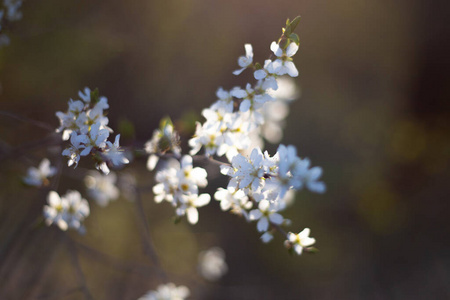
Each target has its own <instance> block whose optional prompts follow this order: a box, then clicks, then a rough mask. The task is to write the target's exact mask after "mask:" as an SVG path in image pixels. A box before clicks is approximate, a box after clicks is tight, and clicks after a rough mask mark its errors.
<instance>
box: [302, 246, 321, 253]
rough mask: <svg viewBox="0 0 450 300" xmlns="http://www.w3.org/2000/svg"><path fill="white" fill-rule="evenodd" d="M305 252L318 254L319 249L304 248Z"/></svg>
mask: <svg viewBox="0 0 450 300" xmlns="http://www.w3.org/2000/svg"><path fill="white" fill-rule="evenodd" d="M305 250H306V252H308V253H317V252H319V249H317V248H315V247H309V248H305Z"/></svg>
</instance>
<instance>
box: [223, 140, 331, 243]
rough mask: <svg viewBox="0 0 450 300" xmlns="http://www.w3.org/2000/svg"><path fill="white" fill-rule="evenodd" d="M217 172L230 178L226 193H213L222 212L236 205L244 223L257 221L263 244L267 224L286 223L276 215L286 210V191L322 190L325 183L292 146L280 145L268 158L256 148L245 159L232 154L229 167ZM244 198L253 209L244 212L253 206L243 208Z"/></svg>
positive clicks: (320, 172)
mask: <svg viewBox="0 0 450 300" xmlns="http://www.w3.org/2000/svg"><path fill="white" fill-rule="evenodd" d="M221 172H222V173H223V174H225V175H228V176H230V177H231V179H230V181H229V183H228V189H227V190H226V192H225V190H223V189H221V190H219V191H218V192H216V195H215V197H216V200H219V201H221V202H222V201H225V204H221V207H222V209H223V208H224V207H225V208H226V207H231V205H234V206H235V207H236V206H238V207H239V208H240V210H241V211H244V212H242V214H243V215H245V216H247V219H248V220H250V221H256V220H257V221H258V223H257V229H258V231H259V232H263V233H265V234H264V235H263V236H262V237H261V238H262V240H263V241H264V242H268V241H270V240H271V236H270V235H269V234H266V233H267V231H268V230H269V229H270V227H271V226H270V225H272V226H278V225H282V224H283V223H285V221H286V220H285V219H284V218H283V217H282V216H281V215H280V214H279V212H280V211H282V210H284V209H285V208H286V204H287V200H285V199H289V197H286V194H287V192H288V191H289V190H292V189H294V190H300V189H302V188H303V187H306V188H308V189H309V190H310V191H312V192H317V193H322V192H324V191H325V184H324V183H323V182H321V181H319V178H320V176H321V174H322V169H321V168H320V167H313V168H310V162H309V160H308V159H300V158H299V157H298V156H297V151H296V149H295V147H294V146H287V147H286V146H284V145H280V146H279V147H278V150H277V153H276V154H275V155H274V156H272V157H271V156H270V155H269V154H268V152H267V151H266V152H265V153H264V154H263V153H262V152H261V150H260V149H259V148H254V149H253V150H252V152H251V154H250V156H249V157H245V156H243V155H241V154H238V155H236V156H235V157H234V158H233V159H232V161H231V166H221ZM244 197H248V198H249V199H251V201H252V202H250V203H254V204H255V205H257V208H255V209H252V210H250V211H248V210H249V209H250V208H252V207H253V205H248V206H247V207H243V206H242V205H241V203H242V199H245V198H244ZM244 203H245V202H244ZM247 203H248V202H247ZM244 209H245V210H246V211H248V212H246V211H245V210H244Z"/></svg>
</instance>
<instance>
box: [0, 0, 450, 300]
mask: <svg viewBox="0 0 450 300" xmlns="http://www.w3.org/2000/svg"><path fill="white" fill-rule="evenodd" d="M22 11H23V19H22V20H20V21H18V22H15V23H14V24H12V25H13V26H12V27H11V28H10V31H9V36H10V38H11V44H10V45H9V46H7V47H4V48H2V49H0V83H1V90H0V110H1V111H8V112H11V113H14V114H16V115H20V116H24V117H27V118H30V119H33V120H37V121H41V122H45V123H48V124H49V125H50V126H52V127H55V128H56V127H57V126H58V120H57V118H56V117H55V111H57V110H62V111H65V110H66V108H67V101H68V100H69V99H70V98H75V97H77V92H78V90H80V89H82V88H83V87H85V86H89V87H91V88H96V87H98V88H99V90H100V94H101V95H104V96H106V97H107V98H108V100H109V103H110V109H109V114H108V117H109V119H110V124H111V127H112V128H114V129H115V131H116V132H118V133H121V134H122V144H123V145H125V146H126V145H132V144H134V145H142V144H143V143H144V142H145V141H146V140H148V139H150V138H151V135H152V132H153V130H154V129H155V128H156V127H157V126H158V123H159V120H160V119H161V118H162V117H163V116H165V115H170V116H171V118H172V119H173V120H174V121H176V120H177V123H176V124H177V125H176V126H178V129H181V131H182V134H183V135H184V138H185V139H186V138H188V137H189V135H190V134H192V127H190V126H189V124H192V122H193V120H195V119H199V120H200V119H201V117H200V112H201V110H202V109H203V108H205V107H207V106H209V105H210V104H211V103H212V102H213V101H215V99H216V98H215V91H216V90H217V88H218V87H219V86H222V87H224V88H225V89H230V88H232V87H233V86H235V85H241V86H243V85H244V84H245V83H246V82H247V80H251V74H250V73H244V75H242V76H239V77H236V76H233V75H232V74H231V72H232V71H233V70H235V69H236V68H237V64H236V59H237V57H238V56H239V55H242V54H243V53H244V49H243V44H244V43H251V44H252V45H253V48H254V52H255V59H256V60H257V61H263V60H264V59H265V58H266V57H268V56H269V55H270V49H269V45H270V43H271V42H272V41H273V40H276V39H277V38H278V37H279V35H280V33H281V27H282V26H283V25H284V22H285V20H286V18H288V17H289V18H294V17H295V16H296V15H301V16H302V19H301V22H300V25H299V27H298V28H297V30H296V32H297V33H298V35H299V36H300V50H299V52H298V53H297V55H296V57H295V63H296V65H297V68H298V69H299V72H300V75H299V77H298V78H296V83H297V84H298V85H299V87H300V88H301V91H302V93H301V97H300V99H298V100H296V101H295V102H294V103H293V104H292V106H291V111H290V115H289V117H288V119H287V127H286V130H285V137H284V138H283V143H284V144H293V145H296V146H297V149H298V151H299V154H300V155H301V156H302V157H309V158H310V159H311V160H312V162H313V165H318V166H322V167H323V169H324V175H323V180H324V181H325V182H326V184H327V187H328V191H327V193H326V194H324V195H315V194H311V193H309V192H306V191H304V192H300V193H298V194H297V196H296V202H295V205H294V206H293V207H291V208H290V209H289V210H288V211H287V212H286V213H285V216H286V217H288V218H290V219H292V221H293V224H292V226H291V227H290V230H292V231H299V230H301V229H302V228H304V227H310V228H311V231H312V233H311V236H313V237H315V238H316V240H317V244H316V246H317V247H318V248H319V249H320V252H319V253H318V254H315V255H307V254H304V255H302V256H301V257H291V256H289V255H288V253H287V252H286V250H285V249H284V248H283V245H282V242H283V240H282V238H281V237H279V236H278V237H276V238H275V240H274V241H272V242H271V243H270V244H268V245H263V244H262V243H261V242H260V241H259V238H258V233H257V232H256V226H255V224H247V223H246V222H245V221H243V220H242V219H240V218H238V217H237V216H234V215H230V214H227V213H223V212H221V211H220V208H219V206H218V204H217V203H211V204H210V205H209V206H208V207H206V208H202V209H200V222H199V224H197V225H196V226H190V225H188V224H187V222H185V221H183V222H181V223H180V224H178V225H174V224H173V222H172V220H171V216H172V215H173V209H172V208H171V207H170V205H164V204H161V205H156V204H155V203H154V202H153V200H152V196H151V193H145V194H144V195H143V202H144V208H145V212H146V214H147V216H148V221H149V223H150V228H151V234H152V237H153V240H154V244H155V247H156V249H157V251H158V253H159V254H160V259H161V264H162V265H163V267H164V269H165V270H166V271H167V273H168V274H169V278H170V280H171V281H173V282H175V283H176V284H184V285H187V286H188V287H189V288H190V289H191V293H192V296H191V299H304V298H310V299H448V298H450V255H449V253H450V243H449V236H450V235H449V234H450V221H449V217H450V215H449V208H448V207H449V206H448V204H447V201H448V200H449V194H450V193H449V190H450V185H449V179H450V172H449V158H450V139H449V133H450V123H449V117H450V114H449V112H450V110H449V108H450V107H449V103H450V102H449V96H450V89H449V87H450V84H449V83H450V75H449V74H450V58H449V55H448V53H449V50H450V49H449V45H450V26H449V25H448V19H447V14H448V12H449V11H450V7H449V2H448V1H445V0H438V1H425V0H408V1H406V0H398V1H387V0H381V1H374V0H372V1H370V0H337V1H331V0H319V1H317V0H315V1H310V0H297V1H287V0H279V1H266V0H258V1H256V0H253V1H243V0H239V1H237V0H226V1H224V0H210V1H207V0H164V1H162V0H161V1H142V0H140V1H139V0H134V1H119V0H111V1H98V0H92V1H74V0H65V1H59V0H47V1H25V3H24V5H23V8H22ZM48 134H49V133H48V132H47V131H45V130H43V129H41V128H38V127H37V126H35V125H33V124H32V123H29V122H21V121H18V120H16V119H14V118H10V117H8V116H5V115H0V142H1V145H0V146H1V147H0V151H1V152H0V155H1V157H0V298H1V299H85V297H84V294H83V293H82V291H81V290H80V289H79V287H80V282H81V281H82V280H81V279H82V277H83V276H80V273H79V271H80V270H78V269H77V268H75V267H74V261H73V257H74V256H73V255H72V254H73V249H71V247H70V245H73V243H74V241H75V243H78V246H77V247H76V249H77V252H78V258H79V264H80V265H81V269H82V271H83V273H84V277H85V281H86V283H87V286H88V287H89V289H90V291H91V293H92V295H93V296H94V298H95V299H137V298H138V297H140V296H141V295H143V294H144V293H145V292H146V291H148V290H150V289H155V287H156V286H157V285H158V284H160V283H162V281H161V279H160V277H158V276H157V272H156V271H155V270H154V268H153V266H152V264H151V263H150V262H149V261H148V259H146V257H145V255H144V254H143V250H142V243H141V229H140V227H139V226H140V223H139V219H138V217H137V216H136V207H135V205H134V204H133V202H130V201H127V199H125V197H122V198H121V199H120V200H119V201H116V202H114V203H111V204H110V205H109V206H108V207H106V208H100V207H98V206H95V204H93V205H91V215H90V217H89V218H88V219H87V222H86V225H87V229H88V234H87V235H86V236H78V235H77V234H76V233H71V234H69V235H70V240H69V239H67V237H66V236H65V235H63V234H61V232H59V231H58V230H57V229H56V228H46V227H44V228H40V227H37V226H36V218H38V217H39V216H40V214H41V209H42V205H43V204H44V203H45V196H46V193H47V191H46V190H40V191H37V190H36V189H32V188H26V187H24V186H23V185H22V184H21V177H22V176H23V175H24V174H25V172H26V169H27V168H28V167H29V166H31V165H37V164H38V163H39V161H40V160H41V158H42V157H44V156H47V157H50V159H51V160H52V162H53V163H63V162H61V161H60V160H58V159H57V157H58V155H57V153H56V154H55V151H53V152H52V149H53V148H51V147H50V149H49V150H45V147H40V146H39V145H42V144H45V143H47V142H49V141H48V140H45V138H46V137H47V136H48ZM43 139H44V141H43V142H41V141H42V140H43ZM50 142H51V140H50ZM50 144H51V143H50ZM184 149H185V150H186V149H187V147H186V146H185V145H184ZM268 149H270V150H272V151H273V150H274V149H275V146H270V145H269V146H268ZM272 153H273V152H272ZM88 166H89V165H88V164H87V165H81V166H80V167H79V171H77V172H78V173H77V172H75V171H73V172H71V170H69V169H67V168H66V169H65V172H66V173H67V174H68V175H67V176H66V175H65V176H63V177H62V179H61V182H60V184H59V187H58V192H60V193H65V191H66V190H67V189H70V188H78V189H79V190H80V191H82V192H83V188H82V185H81V183H80V181H79V180H77V178H76V177H77V174H80V173H81V172H82V171H83V170H84V169H83V168H84V167H88ZM125 171H126V172H129V173H132V174H133V175H135V176H137V178H138V184H139V185H140V186H144V187H145V186H149V187H151V185H152V184H153V179H152V177H153V175H152V174H151V173H149V172H148V171H146V170H145V159H143V158H142V159H137V160H136V161H135V162H134V164H133V165H132V167H131V168H129V169H125ZM211 172H214V170H211ZM224 184H226V183H225V181H224V180H223V179H220V178H219V179H215V180H211V181H210V186H211V187H210V189H209V190H208V191H209V192H211V193H213V192H214V186H218V185H224ZM81 245H84V246H81ZM212 246H219V247H221V248H223V249H224V250H225V252H226V261H227V264H228V267H229V272H228V273H227V274H226V275H225V276H224V277H223V278H222V280H220V281H219V282H216V283H210V282H206V281H204V280H202V279H201V277H200V276H199V275H198V273H197V270H196V263H197V255H198V252H199V251H201V250H205V249H207V248H210V247H212ZM97 251H98V252H97ZM103 253H106V254H107V255H104V254H103Z"/></svg>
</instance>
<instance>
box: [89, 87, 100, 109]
mask: <svg viewBox="0 0 450 300" xmlns="http://www.w3.org/2000/svg"><path fill="white" fill-rule="evenodd" d="M98 101H100V93H99V91H98V88H95V90H93V91H91V103H92V104H94V105H95V104H96V103H97V102H98Z"/></svg>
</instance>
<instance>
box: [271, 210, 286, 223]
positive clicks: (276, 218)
mask: <svg viewBox="0 0 450 300" xmlns="http://www.w3.org/2000/svg"><path fill="white" fill-rule="evenodd" d="M269 219H270V222H272V223H274V224H277V225H280V224H281V223H283V220H284V218H283V216H282V215H280V214H277V213H273V214H271V215H270V216H269Z"/></svg>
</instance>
